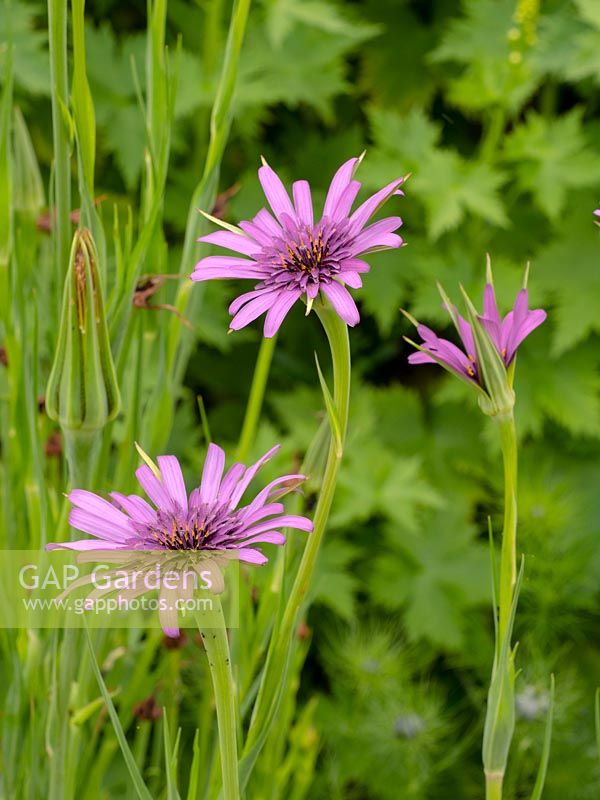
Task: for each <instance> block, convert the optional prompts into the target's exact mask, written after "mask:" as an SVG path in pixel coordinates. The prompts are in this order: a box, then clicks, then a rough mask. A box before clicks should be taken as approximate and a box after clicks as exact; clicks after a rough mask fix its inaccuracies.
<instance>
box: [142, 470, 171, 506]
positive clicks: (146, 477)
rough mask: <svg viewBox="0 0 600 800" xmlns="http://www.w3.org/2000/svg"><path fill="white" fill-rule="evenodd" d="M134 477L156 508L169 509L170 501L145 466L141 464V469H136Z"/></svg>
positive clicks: (159, 483)
mask: <svg viewBox="0 0 600 800" xmlns="http://www.w3.org/2000/svg"><path fill="white" fill-rule="evenodd" d="M135 477H136V478H137V479H138V482H139V484H140V486H141V487H142V489H143V490H144V491H145V492H146V494H147V495H148V497H149V498H150V500H152V502H153V503H154V505H155V506H156V507H157V508H161V509H164V510H169V509H170V508H171V499H170V497H169V495H168V494H167V491H166V490H165V487H164V486H163V485H162V483H161V482H160V481H159V480H158V478H157V477H156V475H155V474H154V473H153V472H152V470H151V469H150V467H149V466H148V465H147V464H142V466H141V467H138V468H137V469H136V471H135Z"/></svg>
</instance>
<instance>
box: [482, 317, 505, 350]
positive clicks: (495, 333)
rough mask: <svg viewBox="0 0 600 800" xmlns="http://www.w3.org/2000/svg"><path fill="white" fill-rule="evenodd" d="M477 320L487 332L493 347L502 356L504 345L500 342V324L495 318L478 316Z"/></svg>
mask: <svg viewBox="0 0 600 800" xmlns="http://www.w3.org/2000/svg"><path fill="white" fill-rule="evenodd" d="M479 321H480V322H481V324H482V325H483V327H484V328H485V330H486V331H487V333H488V336H489V337H490V339H491V340H492V342H493V343H494V347H495V348H496V350H497V351H498V352H499V353H500V355H501V356H502V357H504V346H503V344H502V326H501V325H499V324H498V323H497V322H496V321H495V320H493V319H488V318H487V317H479Z"/></svg>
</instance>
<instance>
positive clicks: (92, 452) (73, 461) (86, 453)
mask: <svg viewBox="0 0 600 800" xmlns="http://www.w3.org/2000/svg"><path fill="white" fill-rule="evenodd" d="M101 435H102V432H101V431H73V430H67V429H64V430H63V440H64V444H65V455H66V457H67V465H68V468H69V487H70V488H71V489H83V488H89V483H90V476H91V474H92V466H93V464H94V461H95V458H96V454H97V450H98V445H99V444H100V441H101Z"/></svg>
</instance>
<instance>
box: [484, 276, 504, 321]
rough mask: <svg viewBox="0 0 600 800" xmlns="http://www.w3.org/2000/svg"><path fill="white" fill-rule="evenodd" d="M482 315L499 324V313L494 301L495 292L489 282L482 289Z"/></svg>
mask: <svg viewBox="0 0 600 800" xmlns="http://www.w3.org/2000/svg"><path fill="white" fill-rule="evenodd" d="M483 316H484V317H486V318H487V319H489V320H491V321H492V322H495V323H496V324H497V325H500V314H499V313H498V305H497V303H496V294H495V292H494V287H493V286H492V284H491V283H487V284H486V286H485V289H484V290H483Z"/></svg>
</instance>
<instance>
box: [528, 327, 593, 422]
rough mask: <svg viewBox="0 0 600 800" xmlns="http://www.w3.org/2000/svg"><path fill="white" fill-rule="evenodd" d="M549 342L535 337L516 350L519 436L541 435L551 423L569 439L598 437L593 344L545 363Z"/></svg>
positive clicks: (541, 334) (539, 333)
mask: <svg viewBox="0 0 600 800" xmlns="http://www.w3.org/2000/svg"><path fill="white" fill-rule="evenodd" d="M548 350H549V337H548V333H547V332H546V333H544V332H543V329H540V330H539V331H536V332H535V334H534V335H533V336H532V337H531V338H530V339H528V340H527V342H526V344H525V345H524V346H523V347H522V348H521V350H519V359H518V364H517V370H516V379H515V392H516V396H517V405H516V409H517V411H516V416H517V424H518V426H519V432H520V433H521V434H523V433H525V432H530V433H533V434H535V435H540V434H541V433H542V428H543V424H544V421H545V420H546V419H551V420H553V421H554V422H557V423H558V424H559V425H562V426H563V427H564V428H566V429H567V430H568V431H570V432H571V433H572V434H574V435H585V436H593V437H599V436H600V394H599V391H600V373H599V371H598V362H599V355H598V347H597V345H596V343H595V342H594V341H590V342H587V343H586V344H585V345H581V346H580V347H578V348H577V349H576V350H574V351H572V352H570V353H567V354H565V355H562V356H560V357H559V358H557V359H554V360H551V359H550V358H549V355H548Z"/></svg>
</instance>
